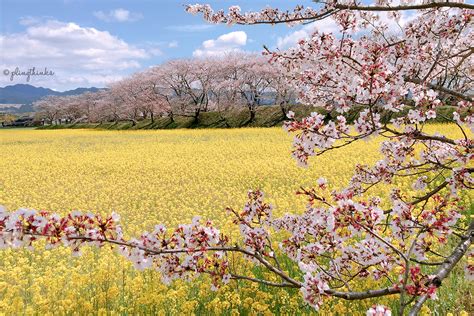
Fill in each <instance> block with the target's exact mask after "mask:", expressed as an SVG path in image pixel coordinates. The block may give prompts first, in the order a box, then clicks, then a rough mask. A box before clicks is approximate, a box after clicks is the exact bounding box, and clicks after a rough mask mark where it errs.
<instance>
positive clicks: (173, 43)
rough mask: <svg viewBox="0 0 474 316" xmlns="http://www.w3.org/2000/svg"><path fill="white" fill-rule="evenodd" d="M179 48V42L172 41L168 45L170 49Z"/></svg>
mask: <svg viewBox="0 0 474 316" xmlns="http://www.w3.org/2000/svg"><path fill="white" fill-rule="evenodd" d="M176 47H178V41H171V42H169V43H168V48H176Z"/></svg>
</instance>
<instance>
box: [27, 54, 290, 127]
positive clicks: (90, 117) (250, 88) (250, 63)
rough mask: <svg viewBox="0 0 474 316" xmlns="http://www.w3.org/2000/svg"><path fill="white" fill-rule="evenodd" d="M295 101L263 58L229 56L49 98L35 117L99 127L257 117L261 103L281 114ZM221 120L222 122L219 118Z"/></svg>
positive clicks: (178, 63)
mask: <svg viewBox="0 0 474 316" xmlns="http://www.w3.org/2000/svg"><path fill="white" fill-rule="evenodd" d="M295 99H296V95H295V90H294V89H293V88H292V87H291V86H290V84H289V81H288V80H287V78H286V77H285V75H284V72H283V71H281V70H280V69H279V68H277V67H275V65H270V64H269V63H268V59H267V57H265V56H261V55H257V54H248V53H232V54H227V55H225V56H218V57H208V58H199V59H179V60H172V61H168V62H166V63H164V64H161V65H158V66H154V67H152V68H150V69H147V70H145V71H142V72H138V73H135V74H133V75H131V76H129V77H127V78H125V79H123V80H120V81H117V82H115V83H113V84H111V85H110V86H109V87H108V89H105V90H101V91H98V92H86V93H83V94H80V95H72V96H47V97H45V98H43V99H41V100H39V101H36V102H35V103H34V104H33V105H34V107H35V109H36V111H37V118H38V119H40V120H42V121H44V122H46V123H48V124H61V123H62V122H67V123H77V122H87V123H103V122H118V121H130V122H132V124H133V125H135V124H136V123H137V121H139V120H144V119H150V120H151V122H154V120H155V119H156V117H167V118H169V120H170V122H173V120H174V118H175V117H176V116H186V117H192V118H193V119H194V120H195V121H196V122H197V121H198V120H199V117H200V115H201V113H202V112H207V111H216V112H218V113H221V114H222V113H223V112H225V111H228V110H230V109H235V108H245V109H247V110H248V113H249V118H248V121H249V122H252V121H253V120H254V119H255V113H256V108H257V107H258V106H259V105H262V104H269V103H271V104H278V105H279V106H280V107H281V110H282V115H286V113H287V112H288V107H289V105H290V104H291V103H294V102H295ZM223 119H224V120H225V118H224V117H223Z"/></svg>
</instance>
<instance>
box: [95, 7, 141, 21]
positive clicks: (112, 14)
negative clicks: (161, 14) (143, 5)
mask: <svg viewBox="0 0 474 316" xmlns="http://www.w3.org/2000/svg"><path fill="white" fill-rule="evenodd" d="M94 16H95V17H96V18H98V19H100V20H102V21H106V22H133V21H137V20H140V19H142V18H143V15H142V14H141V13H134V12H130V11H128V10H125V9H121V8H119V9H115V10H111V11H109V13H105V12H103V11H96V12H94Z"/></svg>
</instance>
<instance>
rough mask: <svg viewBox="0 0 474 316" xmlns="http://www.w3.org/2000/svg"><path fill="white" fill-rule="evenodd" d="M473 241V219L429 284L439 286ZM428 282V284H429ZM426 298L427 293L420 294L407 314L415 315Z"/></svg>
mask: <svg viewBox="0 0 474 316" xmlns="http://www.w3.org/2000/svg"><path fill="white" fill-rule="evenodd" d="M473 241H474V221H471V223H470V225H469V228H468V230H467V234H466V235H465V236H464V237H463V238H462V239H461V241H460V242H459V244H458V245H457V247H456V248H455V249H454V251H453V252H452V254H451V255H450V256H449V257H448V258H447V259H446V260H445V261H444V263H443V264H442V265H441V267H440V268H439V269H438V272H437V273H436V274H435V277H434V278H433V279H432V280H431V282H430V283H429V284H433V285H434V286H436V287H440V286H441V282H442V281H443V280H444V279H445V278H446V277H447V276H448V275H449V273H450V272H451V270H453V268H454V267H455V266H456V264H457V263H458V262H459V260H461V258H462V257H463V256H464V254H465V253H466V252H467V250H468V249H469V246H470V245H471V244H472V242H473ZM429 284H428V285H429ZM427 299H428V295H426V294H425V295H422V296H420V297H419V298H418V300H417V302H416V303H415V305H414V306H413V307H412V309H411V310H410V313H409V314H408V315H410V316H415V315H417V314H418V312H419V311H420V309H421V307H422V306H423V304H424V303H425V301H426V300H427Z"/></svg>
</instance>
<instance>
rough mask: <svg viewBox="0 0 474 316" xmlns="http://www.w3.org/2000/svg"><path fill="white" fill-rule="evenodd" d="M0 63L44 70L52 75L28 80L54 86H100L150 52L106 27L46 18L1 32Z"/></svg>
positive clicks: (4, 80)
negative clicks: (122, 38) (117, 35)
mask: <svg viewBox="0 0 474 316" xmlns="http://www.w3.org/2000/svg"><path fill="white" fill-rule="evenodd" d="M0 46H1V47H2V61H1V63H0V67H1V68H0V69H1V70H2V71H3V69H8V70H10V71H11V70H14V69H15V68H16V67H19V69H20V70H24V71H26V70H28V69H29V68H32V67H36V68H37V69H44V67H47V68H48V69H50V70H52V71H54V72H55V75H54V76H52V77H39V76H38V77H32V79H31V80H32V81H31V82H30V83H32V84H38V85H40V84H41V85H46V86H48V87H51V88H55V89H64V88H75V87H77V85H79V84H80V85H83V86H104V85H106V84H108V83H110V81H111V80H115V79H117V78H120V77H121V76H123V75H125V74H126V73H127V72H129V71H131V70H133V69H137V68H139V67H140V62H139V61H140V60H143V59H146V58H149V57H150V56H151V55H153V52H151V51H148V50H146V49H142V48H137V47H135V46H132V45H130V44H128V43H126V42H125V41H123V40H121V39H120V38H118V37H116V36H113V35H111V34H110V33H109V32H107V31H100V30H97V29H95V28H92V27H82V26H80V25H78V24H75V23H64V22H60V21H55V20H50V21H46V22H40V23H38V24H33V25H29V26H28V27H27V28H26V30H25V31H24V32H22V33H12V34H2V35H0ZM15 83H25V82H24V79H23V78H16V79H15V81H13V82H11V81H10V80H9V78H8V77H7V76H1V77H0V84H2V85H7V84H15Z"/></svg>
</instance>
